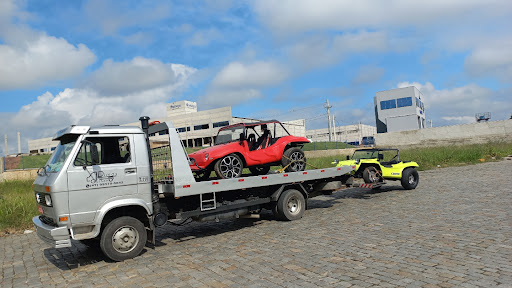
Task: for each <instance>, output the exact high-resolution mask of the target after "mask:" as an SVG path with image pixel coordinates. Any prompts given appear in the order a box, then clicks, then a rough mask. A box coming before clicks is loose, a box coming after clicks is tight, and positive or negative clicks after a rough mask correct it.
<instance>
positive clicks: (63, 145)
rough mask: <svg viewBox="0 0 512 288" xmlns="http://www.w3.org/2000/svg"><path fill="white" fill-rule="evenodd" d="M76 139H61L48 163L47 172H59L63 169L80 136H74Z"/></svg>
mask: <svg viewBox="0 0 512 288" xmlns="http://www.w3.org/2000/svg"><path fill="white" fill-rule="evenodd" d="M74 136H76V137H73V139H61V141H60V142H59V145H57V147H56V148H55V151H54V152H53V155H52V157H50V159H49V160H48V162H47V163H46V166H45V169H46V172H59V171H60V169H61V168H62V165H64V162H66V159H67V158H68V156H69V154H70V153H71V150H72V149H73V146H75V143H76V139H77V138H78V135H74Z"/></svg>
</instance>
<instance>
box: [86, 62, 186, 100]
mask: <svg viewBox="0 0 512 288" xmlns="http://www.w3.org/2000/svg"><path fill="white" fill-rule="evenodd" d="M195 71H196V70H195V69H193V68H190V67H187V66H183V65H177V64H164V63H162V62H160V61H159V60H155V59H148V58H143V57H135V58H133V59H132V60H129V61H125V62H114V61H112V60H105V62H103V65H102V66H101V67H100V68H99V69H98V70H96V71H94V72H93V73H92V74H91V75H90V76H89V78H88V79H87V81H86V84H85V85H84V86H85V87H88V88H91V89H93V90H95V91H97V92H98V93H100V94H101V95H103V96H109V95H123V94H127V93H134V92H138V91H143V90H148V89H154V88H158V87H161V86H165V85H169V84H170V83H173V82H174V81H175V78H176V77H177V74H178V72H179V75H182V76H183V77H188V76H189V75H190V74H192V73H194V72H195ZM179 75H178V76H179Z"/></svg>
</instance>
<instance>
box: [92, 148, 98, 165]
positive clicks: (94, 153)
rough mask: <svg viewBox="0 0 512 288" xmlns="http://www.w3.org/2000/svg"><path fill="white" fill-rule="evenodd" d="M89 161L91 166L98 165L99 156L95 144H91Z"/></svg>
mask: <svg viewBox="0 0 512 288" xmlns="http://www.w3.org/2000/svg"><path fill="white" fill-rule="evenodd" d="M91 161H92V165H97V164H98V163H100V156H99V153H98V147H96V144H91Z"/></svg>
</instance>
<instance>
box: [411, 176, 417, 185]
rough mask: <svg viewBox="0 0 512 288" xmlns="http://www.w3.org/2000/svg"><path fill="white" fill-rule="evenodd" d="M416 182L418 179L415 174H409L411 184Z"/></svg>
mask: <svg viewBox="0 0 512 288" xmlns="http://www.w3.org/2000/svg"><path fill="white" fill-rule="evenodd" d="M414 183H416V179H415V178H414V175H409V184H414Z"/></svg>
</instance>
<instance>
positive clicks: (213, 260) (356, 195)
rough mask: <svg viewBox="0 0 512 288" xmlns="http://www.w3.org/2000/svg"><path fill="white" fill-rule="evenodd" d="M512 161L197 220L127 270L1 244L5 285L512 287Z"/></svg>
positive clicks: (84, 252) (26, 238)
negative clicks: (296, 214)
mask: <svg viewBox="0 0 512 288" xmlns="http://www.w3.org/2000/svg"><path fill="white" fill-rule="evenodd" d="M511 183H512V161H502V162H495V163H484V164H479V165H472V166H465V167H458V168H446V169H437V170H432V171H427V172H421V173H420V185H419V187H418V188H417V189H416V190H412V191H404V190H402V188H401V187H400V186H398V185H399V183H398V182H391V184H393V185H395V186H393V185H390V186H388V187H387V188H385V189H382V190H381V191H379V192H376V191H371V190H363V189H350V190H344V191H341V192H338V193H335V194H333V195H332V196H322V197H318V198H313V199H310V200H309V202H308V203H309V205H310V207H309V208H310V209H309V210H308V211H306V213H305V216H304V218H302V219H301V220H298V221H294V222H280V221H275V220H273V219H272V216H271V214H270V213H264V214H263V215H262V217H261V219H238V220H225V221H221V222H220V223H192V224H190V225H187V226H183V227H174V226H165V227H164V228H162V229H160V230H159V233H158V237H157V238H158V240H159V245H158V247H156V248H155V249H151V248H147V249H146V250H145V251H144V253H143V254H142V255H141V256H139V257H137V258H135V259H131V260H128V261H125V262H122V263H114V262H110V261H108V260H106V259H105V257H104V256H102V254H101V252H100V251H98V250H96V249H94V248H88V247H87V246H84V245H82V244H81V243H80V242H76V241H74V242H73V244H74V247H73V248H70V249H61V250H56V249H51V248H48V247H46V246H45V245H44V244H43V243H42V242H41V241H40V240H39V239H38V238H37V236H36V235H35V234H27V235H15V236H9V237H3V238H0V268H1V270H0V277H1V279H0V286H2V287H10V286H14V287H24V286H34V287H38V286H44V287H48V286H57V287H106V286H123V287H371V286H377V287H398V286H406V287H493V286H500V285H502V286H503V287H512V215H511V213H512V209H511V207H512V205H511V204H512V188H511Z"/></svg>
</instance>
